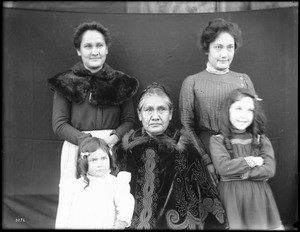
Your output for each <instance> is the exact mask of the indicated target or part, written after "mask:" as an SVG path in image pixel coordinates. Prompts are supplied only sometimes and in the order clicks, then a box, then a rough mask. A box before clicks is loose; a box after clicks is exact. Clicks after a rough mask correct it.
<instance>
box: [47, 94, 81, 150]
mask: <svg viewBox="0 0 300 232" xmlns="http://www.w3.org/2000/svg"><path fill="white" fill-rule="evenodd" d="M70 122H71V102H69V101H68V100H67V99H65V98H64V97H63V96H62V95H60V94H58V93H57V92H56V91H55V92H54V98H53V111H52V128H53V131H54V133H55V134H56V135H57V136H59V137H60V138H61V139H63V140H67V141H68V142H70V143H73V144H75V145H78V138H79V137H80V136H81V135H82V133H81V132H80V131H79V130H77V129H76V128H74V127H73V126H71V124H70Z"/></svg>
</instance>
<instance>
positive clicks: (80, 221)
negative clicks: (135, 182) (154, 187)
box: [60, 138, 134, 229]
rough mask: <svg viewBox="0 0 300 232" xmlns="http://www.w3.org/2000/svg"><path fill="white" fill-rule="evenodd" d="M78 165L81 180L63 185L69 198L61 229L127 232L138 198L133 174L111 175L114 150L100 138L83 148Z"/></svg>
mask: <svg viewBox="0 0 300 232" xmlns="http://www.w3.org/2000/svg"><path fill="white" fill-rule="evenodd" d="M81 150H82V151H83V152H81V153H80V155H79V157H78V161H77V175H78V177H79V178H78V179H76V180H74V181H73V182H67V183H65V185H62V188H65V189H64V191H66V192H68V193H69V194H68V196H69V198H68V199H67V200H66V201H64V204H65V205H64V208H65V209H66V210H65V211H64V213H63V214H62V222H61V224H60V229H124V228H126V227H129V226H130V224H131V218H132V213H133V208H134V198H133V196H132V195H131V194H130V186H129V182H130V173H128V172H119V173H118V176H117V177H116V176H114V175H112V174H110V172H111V171H113V167H114V165H113V162H112V157H111V155H110V148H109V146H108V145H107V144H106V142H104V140H102V139H99V138H90V139H88V140H86V142H85V143H84V144H82V147H81Z"/></svg>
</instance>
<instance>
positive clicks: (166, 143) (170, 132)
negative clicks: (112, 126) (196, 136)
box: [122, 128, 192, 153]
mask: <svg viewBox="0 0 300 232" xmlns="http://www.w3.org/2000/svg"><path fill="white" fill-rule="evenodd" d="M149 141H153V142H155V143H157V144H158V147H159V148H160V149H163V150H168V151H170V152H174V151H177V152H179V153H182V152H183V151H185V150H186V149H187V146H188V145H189V144H192V143H191V139H190V137H189V136H188V134H187V133H186V132H184V130H181V131H179V130H176V129H173V128H168V129H167V130H166V131H165V133H163V134H162V135H158V136H155V137H151V136H149V135H148V134H147V133H146V131H145V129H144V128H140V129H138V130H136V131H134V130H131V131H129V132H128V133H126V134H125V135H124V137H123V139H122V148H123V149H124V150H131V149H132V148H134V147H135V146H138V145H141V144H146V143H148V142H149Z"/></svg>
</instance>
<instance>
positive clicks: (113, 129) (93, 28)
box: [48, 22, 139, 229]
mask: <svg viewBox="0 0 300 232" xmlns="http://www.w3.org/2000/svg"><path fill="white" fill-rule="evenodd" d="M73 43H74V46H75V49H76V52H77V54H78V56H79V57H80V58H81V60H80V62H78V63H77V64H75V65H74V66H73V67H71V68H70V69H69V70H67V71H65V72H62V73H59V74H57V75H55V76H54V77H52V78H49V79H48V83H49V85H50V88H51V89H52V90H53V91H54V99H53V115H52V127H53V131H54V133H55V134H56V135H57V136H59V137H60V138H61V139H63V140H65V142H64V144H63V147H62V153H61V173H60V183H59V186H60V189H59V203H58V209H57V216H56V223H55V228H57V229H58V228H60V224H61V221H60V220H61V216H60V215H61V214H62V212H63V211H64V209H63V203H62V202H63V201H64V200H65V199H66V198H67V197H68V196H67V195H66V194H65V191H64V188H63V187H62V186H64V183H66V182H68V181H69V180H73V179H76V161H77V154H78V152H81V147H82V146H83V145H84V144H85V143H87V142H90V141H91V140H97V138H102V139H103V140H104V141H105V142H106V143H107V144H108V146H109V147H112V146H113V145H114V144H115V143H116V142H118V141H119V140H120V139H122V137H123V135H124V134H125V133H126V132H128V131H129V130H130V129H132V128H133V126H134V123H135V114H134V108H133V100H132V97H133V96H134V94H135V93H136V91H137V89H138V86H139V83H138V81H137V79H135V78H133V77H130V76H128V75H126V74H124V73H123V72H121V71H117V70H114V69H113V68H111V67H110V66H109V65H108V64H107V63H105V60H106V56H107V54H108V48H109V46H110V44H111V36H110V32H109V30H108V29H107V28H105V27H104V26H103V25H101V24H100V23H98V22H88V23H86V22H84V23H82V24H80V25H79V26H78V27H77V28H76V30H75V33H74V35H73Z"/></svg>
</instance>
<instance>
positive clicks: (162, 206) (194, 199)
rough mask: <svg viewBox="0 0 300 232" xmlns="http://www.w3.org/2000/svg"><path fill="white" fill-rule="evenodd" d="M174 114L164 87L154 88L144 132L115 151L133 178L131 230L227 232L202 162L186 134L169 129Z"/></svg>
mask: <svg viewBox="0 0 300 232" xmlns="http://www.w3.org/2000/svg"><path fill="white" fill-rule="evenodd" d="M172 109H173V104H172V101H171V99H170V97H169V95H168V93H167V92H166V91H165V89H164V87H163V86H161V85H159V84H157V83H153V84H151V85H149V86H148V87H147V88H146V89H145V90H144V92H143V93H142V96H141V98H140V101H139V104H138V116H139V120H140V121H141V122H142V125H143V126H142V127H141V128H140V129H137V130H135V131H133V130H132V131H130V132H129V133H127V134H126V135H124V137H123V139H122V143H120V144H118V145H116V146H115V147H114V148H113V150H114V156H115V159H116V163H117V167H118V169H119V171H127V172H130V173H131V182H130V186H131V193H132V195H133V196H134V198H135V209H134V213H133V217H132V221H131V228H133V229H225V228H226V225H227V218H226V215H225V210H224V208H223V206H222V204H221V201H220V199H219V198H218V192H217V188H216V187H215V186H214V185H213V183H212V181H211V179H210V176H209V173H208V171H207V169H206V167H205V165H204V163H203V161H202V158H201V157H200V156H199V155H198V152H197V150H196V148H195V147H194V146H193V143H192V142H191V139H190V137H189V136H188V135H187V134H186V133H185V132H184V131H180V130H178V129H175V128H172V127H170V126H169V122H170V120H171V119H172Z"/></svg>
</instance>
